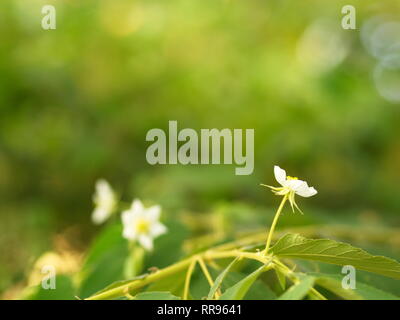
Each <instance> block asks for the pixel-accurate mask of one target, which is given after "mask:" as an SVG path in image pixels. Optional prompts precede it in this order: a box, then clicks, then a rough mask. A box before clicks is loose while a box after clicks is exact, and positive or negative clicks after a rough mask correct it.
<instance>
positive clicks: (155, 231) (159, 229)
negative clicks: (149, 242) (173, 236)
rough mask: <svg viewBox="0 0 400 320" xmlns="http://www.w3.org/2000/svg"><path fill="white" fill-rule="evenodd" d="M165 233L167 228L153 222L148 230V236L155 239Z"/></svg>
mask: <svg viewBox="0 0 400 320" xmlns="http://www.w3.org/2000/svg"><path fill="white" fill-rule="evenodd" d="M166 232H167V227H166V226H164V225H163V224H162V223H160V222H155V223H153V225H152V226H151V228H150V235H151V236H152V237H153V238H156V237H158V236H160V235H162V234H164V233H166Z"/></svg>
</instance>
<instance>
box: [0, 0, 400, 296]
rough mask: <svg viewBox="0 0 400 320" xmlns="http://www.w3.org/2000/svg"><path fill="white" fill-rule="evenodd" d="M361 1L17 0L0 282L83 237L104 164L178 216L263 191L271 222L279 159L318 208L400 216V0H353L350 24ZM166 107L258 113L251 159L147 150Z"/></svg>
mask: <svg viewBox="0 0 400 320" xmlns="http://www.w3.org/2000/svg"><path fill="white" fill-rule="evenodd" d="M348 2H349V1H338V0H334V1H329V2H327V1H317V0H308V1H300V2H299V1H294V0H279V1H277V0H275V1H261V0H254V1H239V0H201V1H188V0H170V1H163V0H140V1H139V0H138V1H134V0H86V1H76V0H75V1H74V0H70V1H66V0H65V1H64V0H57V1H54V0H2V1H1V4H0V37H1V41H0V292H2V291H5V290H6V289H9V288H12V287H13V286H18V284H19V283H23V281H24V279H25V278H26V275H27V273H28V272H29V270H30V268H31V267H32V264H33V262H34V261H35V259H36V258H37V257H38V256H39V255H40V254H42V253H43V252H45V251H48V250H52V249H54V247H57V248H60V247H61V248H65V247H67V248H68V249H71V250H74V251H76V252H83V251H84V250H85V248H86V247H87V246H88V244H89V242H90V240H91V239H92V237H93V235H94V234H96V232H98V229H99V228H98V227H95V226H93V225H92V223H91V220H90V214H91V210H92V202H91V198H92V194H93V191H94V183H95V181H96V180H97V179H98V178H106V179H107V180H108V181H109V182H110V183H111V185H113V186H114V187H115V188H116V190H118V192H119V193H120V194H121V196H122V198H124V200H126V201H131V199H132V198H133V197H139V198H141V199H144V200H150V201H152V202H158V203H160V204H161V205H162V206H163V207H164V208H165V211H166V212H167V213H166V214H167V215H169V217H176V218H177V219H178V216H179V214H180V213H181V212H185V211H188V212H192V213H193V212H194V213H196V214H197V215H198V216H200V215H201V214H204V213H209V212H213V210H216V211H218V210H220V209H221V208H225V207H226V206H228V207H229V208H238V207H239V208H240V206H250V207H256V208H258V210H259V211H258V213H257V214H258V216H259V217H260V219H261V220H262V221H267V220H268V219H270V218H271V217H270V216H271V214H270V213H269V211H268V210H270V209H269V208H274V207H275V206H276V205H277V201H278V200H277V199H276V198H274V197H273V196H272V195H270V193H269V191H267V190H266V189H263V188H261V187H259V183H267V184H274V182H273V181H274V178H273V174H272V168H273V165H275V164H278V165H280V166H281V167H283V168H285V169H287V170H288V173H289V174H291V175H296V176H298V177H300V178H304V179H306V180H307V181H309V183H310V185H313V186H315V187H316V188H317V189H318V191H319V194H318V196H317V197H314V198H312V199H309V200H299V204H300V206H301V207H302V208H303V211H304V212H306V216H307V214H308V213H310V215H312V214H314V215H318V214H321V215H323V216H326V217H328V219H330V221H333V222H336V223H342V222H344V221H350V220H351V221H352V222H353V223H354V224H366V225H371V226H376V225H379V224H385V225H389V226H390V227H394V228H396V227H400V216H399V210H400V187H399V181H400V139H399V137H400V126H399V123H400V121H399V120H400V100H398V99H397V97H396V93H397V95H398V93H399V92H400V80H399V73H398V71H399V68H398V67H400V40H399V39H400V31H399V29H398V28H397V27H398V26H397V25H396V24H395V22H396V21H397V22H398V21H400V3H399V2H398V1H397V0H392V1H391V0H388V1H380V2H377V1H372V0H369V1H365V0H363V1H360V0H354V1H351V2H352V3H351V4H353V5H354V6H355V7H356V10H357V29H356V30H344V29H343V28H342V27H341V19H342V16H343V15H342V14H341V8H342V6H344V5H347V4H350V3H348ZM45 4H52V5H54V6H55V7H56V10H57V29H56V30H48V31H45V30H43V29H42V28H41V19H42V17H43V15H42V14H41V8H42V6H43V5H45ZM393 21H395V22H393ZM390 23H391V24H390ZM385 24H386V25H385ZM388 24H389V27H385V28H383V27H382V26H387V25H388ZM390 26H391V27H390ZM396 26H397V27H396ZM379 28H380V29H379ZM388 30H389V31H388ZM396 30H397V31H396ZM396 41H399V42H396ZM388 56H390V58H391V59H390V62H391V64H390V65H389V62H387V61H389V60H388V59H387V57H388ZM396 63H397V65H396ZM389 73H390V74H389ZM169 120H178V125H179V127H180V128H181V129H182V128H193V129H195V130H200V129H201V128H218V129H223V128H231V129H233V128H243V129H245V128H254V129H255V170H254V173H253V174H252V175H250V176H235V175H234V167H233V166H225V165H213V166H182V165H169V166H168V165H164V166H151V165H149V164H148V163H147V162H146V157H145V154H146V148H147V147H148V145H149V143H147V142H146V141H145V136H146V133H147V131H148V130H150V129H152V128H163V129H167V127H168V121H169ZM264 209H265V210H264ZM229 210H230V209H229ZM178 213H179V214H178ZM306 216H304V217H300V218H299V219H303V218H304V219H310V218H309V217H306ZM179 219H180V218H179ZM233 221H234V219H233ZM305 221H307V220H305ZM233 223H234V222H233ZM249 224H251V223H249ZM254 224H256V223H253V225H254ZM264 225H265V224H262V225H258V226H257V225H256V226H255V227H258V228H260V227H263V226H264ZM396 250H398V249H396V248H395V251H396ZM397 253H398V252H397ZM394 254H395V253H394Z"/></svg>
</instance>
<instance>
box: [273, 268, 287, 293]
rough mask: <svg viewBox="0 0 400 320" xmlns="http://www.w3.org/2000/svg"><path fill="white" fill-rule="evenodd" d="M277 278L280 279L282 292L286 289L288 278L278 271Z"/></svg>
mask: <svg viewBox="0 0 400 320" xmlns="http://www.w3.org/2000/svg"><path fill="white" fill-rule="evenodd" d="M275 273H276V277H277V278H278V282H279V285H280V286H281V288H282V290H285V289H286V276H285V275H284V274H283V273H282V272H280V271H279V270H278V269H275Z"/></svg>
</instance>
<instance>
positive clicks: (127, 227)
mask: <svg viewBox="0 0 400 320" xmlns="http://www.w3.org/2000/svg"><path fill="white" fill-rule="evenodd" d="M160 213H161V207H160V206H152V207H149V208H145V207H144V206H143V204H142V202H141V201H140V200H133V202H132V205H131V208H130V209H129V210H126V211H124V212H122V223H123V226H124V230H123V233H122V235H123V237H124V238H126V239H128V240H137V241H138V242H139V243H140V245H141V246H142V247H143V248H145V249H146V250H148V251H150V250H152V249H153V239H154V238H156V237H158V236H160V235H162V234H164V233H166V232H167V228H166V227H165V226H164V225H163V224H162V223H161V222H159V218H160Z"/></svg>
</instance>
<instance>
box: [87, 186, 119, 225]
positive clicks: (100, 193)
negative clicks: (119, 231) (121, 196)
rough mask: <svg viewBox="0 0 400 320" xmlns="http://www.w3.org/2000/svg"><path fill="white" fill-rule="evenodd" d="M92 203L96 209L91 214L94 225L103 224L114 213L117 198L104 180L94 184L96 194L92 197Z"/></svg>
mask: <svg viewBox="0 0 400 320" xmlns="http://www.w3.org/2000/svg"><path fill="white" fill-rule="evenodd" d="M93 202H94V204H95V206H96V207H95V209H94V210H93V213H92V221H93V223H95V224H101V223H103V222H104V221H106V220H107V219H108V218H109V217H110V216H111V214H112V213H113V212H114V211H115V209H116V206H117V197H116V195H115V192H114V191H113V189H112V188H111V186H110V185H109V183H108V182H107V181H106V180H104V179H100V180H98V181H97V182H96V192H95V194H94V196H93Z"/></svg>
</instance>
